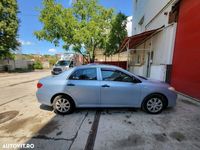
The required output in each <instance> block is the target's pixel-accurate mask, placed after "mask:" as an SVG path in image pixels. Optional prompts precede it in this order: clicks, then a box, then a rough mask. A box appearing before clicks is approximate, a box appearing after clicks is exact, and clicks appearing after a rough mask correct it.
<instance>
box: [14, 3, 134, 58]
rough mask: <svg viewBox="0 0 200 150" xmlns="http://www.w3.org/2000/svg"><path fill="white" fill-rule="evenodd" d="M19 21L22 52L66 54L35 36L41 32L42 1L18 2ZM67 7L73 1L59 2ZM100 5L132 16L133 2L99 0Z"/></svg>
mask: <svg viewBox="0 0 200 150" xmlns="http://www.w3.org/2000/svg"><path fill="white" fill-rule="evenodd" d="M17 1H18V6H19V11H20V13H19V14H18V16H19V19H20V21H21V23H20V27H19V40H20V42H21V43H22V46H21V48H20V52H22V53H26V54H28V53H33V54H55V53H60V52H64V50H63V49H62V46H59V47H55V46H54V44H52V43H50V42H47V41H38V40H37V39H36V37H35V36H34V34H33V33H34V31H37V30H40V29H41V28H42V24H41V23H40V22H39V20H38V16H39V12H38V11H37V8H41V7H42V0H17ZM57 1H58V2H59V3H62V4H63V5H64V6H65V7H70V3H71V1H72V0H57ZM99 3H100V4H101V5H103V6H105V7H107V8H114V9H115V11H116V12H119V11H121V12H123V13H124V14H126V15H127V16H131V15H132V0H99Z"/></svg>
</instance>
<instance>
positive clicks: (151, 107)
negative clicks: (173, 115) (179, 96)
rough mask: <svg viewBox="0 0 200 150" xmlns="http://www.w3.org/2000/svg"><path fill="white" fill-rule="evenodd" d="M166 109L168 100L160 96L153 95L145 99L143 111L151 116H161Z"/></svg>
mask: <svg viewBox="0 0 200 150" xmlns="http://www.w3.org/2000/svg"><path fill="white" fill-rule="evenodd" d="M165 107H166V99H165V98H164V96H162V95H160V94H152V95H150V96H147V97H146V98H145V99H144V102H143V104H142V109H143V110H144V111H146V112H147V113H149V114H159V113H161V112H162V111H163V109H164V108H165Z"/></svg>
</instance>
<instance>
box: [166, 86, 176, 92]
mask: <svg viewBox="0 0 200 150" xmlns="http://www.w3.org/2000/svg"><path fill="white" fill-rule="evenodd" d="M168 90H170V91H176V90H175V88H174V87H172V86H170V87H168Z"/></svg>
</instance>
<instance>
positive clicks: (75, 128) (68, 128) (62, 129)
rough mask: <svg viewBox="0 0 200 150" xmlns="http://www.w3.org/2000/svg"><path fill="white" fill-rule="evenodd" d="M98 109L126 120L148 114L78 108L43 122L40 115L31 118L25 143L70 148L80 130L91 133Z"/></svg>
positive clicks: (122, 109) (44, 106)
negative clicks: (29, 135) (29, 134)
mask: <svg viewBox="0 0 200 150" xmlns="http://www.w3.org/2000/svg"><path fill="white" fill-rule="evenodd" d="M40 109H42V110H46V111H53V108H52V107H49V106H46V105H41V106H40ZM97 111H99V112H100V113H101V115H103V116H105V115H106V116H107V117H109V116H111V117H112V116H113V117H116V116H117V117H119V116H120V115H122V117H125V119H124V120H126V119H129V118H130V117H131V116H132V115H133V116H135V115H139V116H140V115H142V116H143V115H148V114H146V113H145V112H143V111H141V110H140V109H136V108H78V109H76V110H75V111H74V113H72V114H70V115H53V116H52V118H49V120H48V121H47V122H46V123H41V120H40V119H44V120H45V118H38V117H39V116H37V117H36V118H32V119H31V122H32V123H31V125H30V127H29V130H30V131H31V137H27V140H26V142H25V144H34V147H35V148H36V149H44V150H45V149H48V150H49V149H61V150H62V149H70V148H71V147H72V145H73V144H74V142H75V140H76V139H77V137H78V135H79V133H80V132H81V134H84V136H86V137H87V136H88V134H89V133H90V126H92V124H93V122H94V120H93V119H94V116H95V113H96V112H97ZM172 111H173V110H171V109H167V110H166V111H164V113H163V115H166V114H168V113H173V112H172ZM52 113H54V112H52ZM131 114H132V115H131ZM161 115H162V114H161ZM152 117H153V116H152ZM127 123H129V121H127ZM129 125H130V123H129ZM83 127H84V129H83ZM79 131H80V132H79ZM86 139H87V138H81V139H79V140H83V141H81V142H80V143H85V142H86ZM84 140H85V141H84Z"/></svg>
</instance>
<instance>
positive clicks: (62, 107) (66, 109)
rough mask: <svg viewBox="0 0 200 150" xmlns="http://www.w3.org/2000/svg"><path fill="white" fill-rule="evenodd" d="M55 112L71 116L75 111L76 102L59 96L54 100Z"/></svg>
mask: <svg viewBox="0 0 200 150" xmlns="http://www.w3.org/2000/svg"><path fill="white" fill-rule="evenodd" d="M53 109H54V112H55V113H57V114H61V115H66V114H71V113H73V111H74V109H75V105H74V102H73V100H72V99H71V98H69V97H67V96H65V95H58V96H56V97H55V98H54V100H53Z"/></svg>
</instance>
